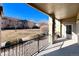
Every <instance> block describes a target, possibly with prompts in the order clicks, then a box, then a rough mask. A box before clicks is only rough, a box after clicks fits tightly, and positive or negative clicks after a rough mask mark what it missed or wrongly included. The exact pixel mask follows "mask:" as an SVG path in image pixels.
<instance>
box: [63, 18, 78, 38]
mask: <svg viewBox="0 0 79 59" xmlns="http://www.w3.org/2000/svg"><path fill="white" fill-rule="evenodd" d="M67 24H71V25H72V39H77V34H76V19H75V18H72V19H65V20H62V37H64V38H66V37H67V35H66V25H67Z"/></svg>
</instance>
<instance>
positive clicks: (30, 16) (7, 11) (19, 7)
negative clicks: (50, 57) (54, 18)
mask: <svg viewBox="0 0 79 59" xmlns="http://www.w3.org/2000/svg"><path fill="white" fill-rule="evenodd" d="M2 6H3V15H4V16H8V17H13V18H19V19H27V20H32V21H34V22H37V23H39V22H47V21H48V16H47V15H46V14H43V13H42V12H40V11H38V10H36V9H34V8H32V7H30V6H28V5H27V4H24V3H3V4H2Z"/></svg>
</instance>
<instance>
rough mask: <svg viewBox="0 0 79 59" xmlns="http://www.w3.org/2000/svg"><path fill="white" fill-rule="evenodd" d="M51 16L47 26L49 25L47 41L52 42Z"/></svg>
mask: <svg viewBox="0 0 79 59" xmlns="http://www.w3.org/2000/svg"><path fill="white" fill-rule="evenodd" d="M52 24H53V23H52V18H51V17H50V16H49V21H48V27H49V43H50V44H52V43H53V42H52V39H53V38H52V35H53V34H52Z"/></svg>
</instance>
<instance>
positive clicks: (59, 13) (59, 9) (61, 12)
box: [28, 3, 79, 19]
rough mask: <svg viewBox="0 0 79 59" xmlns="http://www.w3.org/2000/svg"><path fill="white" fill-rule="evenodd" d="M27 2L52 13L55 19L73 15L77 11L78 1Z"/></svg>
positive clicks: (78, 7) (78, 8)
mask: <svg viewBox="0 0 79 59" xmlns="http://www.w3.org/2000/svg"><path fill="white" fill-rule="evenodd" d="M28 4H29V5H31V6H32V7H34V8H36V9H38V10H40V11H42V12H44V13H46V14H48V15H50V14H52V13H54V14H55V17H56V18H57V19H63V18H70V17H75V16H77V14H78V12H79V4H78V3H28Z"/></svg>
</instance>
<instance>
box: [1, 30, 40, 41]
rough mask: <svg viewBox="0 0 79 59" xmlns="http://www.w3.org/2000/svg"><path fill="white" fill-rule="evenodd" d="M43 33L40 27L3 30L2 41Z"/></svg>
mask: <svg viewBox="0 0 79 59" xmlns="http://www.w3.org/2000/svg"><path fill="white" fill-rule="evenodd" d="M39 33H41V32H40V30H39V29H21V30H2V31H1V42H5V41H14V40H16V39H19V38H24V37H28V36H34V35H36V34H39Z"/></svg>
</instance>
